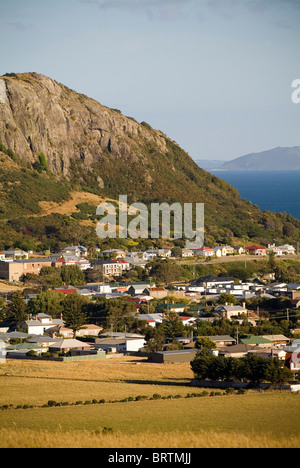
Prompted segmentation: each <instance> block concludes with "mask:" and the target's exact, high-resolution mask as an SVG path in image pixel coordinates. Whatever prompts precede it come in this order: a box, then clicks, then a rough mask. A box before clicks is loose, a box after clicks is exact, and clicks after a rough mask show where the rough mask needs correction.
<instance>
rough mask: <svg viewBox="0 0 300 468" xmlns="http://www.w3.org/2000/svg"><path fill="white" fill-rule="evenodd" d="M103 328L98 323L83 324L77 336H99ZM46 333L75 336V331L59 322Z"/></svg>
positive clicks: (67, 336) (53, 335) (66, 336)
mask: <svg viewBox="0 0 300 468" xmlns="http://www.w3.org/2000/svg"><path fill="white" fill-rule="evenodd" d="M101 330H103V328H102V327H98V325H93V324H88V325H83V328H82V329H80V330H78V331H77V332H76V336H77V337H83V336H98V335H99V333H100V332H101ZM45 333H46V334H47V335H49V336H51V337H53V338H54V337H55V336H58V335H59V336H63V337H64V338H73V337H74V332H73V330H71V329H70V328H67V327H65V325H64V324H57V325H55V326H54V327H51V328H48V329H47V330H46V331H45Z"/></svg>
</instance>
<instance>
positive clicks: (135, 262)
mask: <svg viewBox="0 0 300 468" xmlns="http://www.w3.org/2000/svg"><path fill="white" fill-rule="evenodd" d="M124 260H125V261H126V262H127V263H129V265H130V268H131V269H133V268H135V267H136V266H139V267H141V268H145V267H146V265H147V263H148V260H147V258H144V257H140V256H138V255H134V256H127V257H125V258H124Z"/></svg>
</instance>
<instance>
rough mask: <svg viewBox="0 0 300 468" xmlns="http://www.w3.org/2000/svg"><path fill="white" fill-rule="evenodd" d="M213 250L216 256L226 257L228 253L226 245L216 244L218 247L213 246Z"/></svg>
mask: <svg viewBox="0 0 300 468" xmlns="http://www.w3.org/2000/svg"><path fill="white" fill-rule="evenodd" d="M213 251H214V253H215V256H216V257H226V255H227V249H226V247H222V246H218V245H216V247H214V248H213Z"/></svg>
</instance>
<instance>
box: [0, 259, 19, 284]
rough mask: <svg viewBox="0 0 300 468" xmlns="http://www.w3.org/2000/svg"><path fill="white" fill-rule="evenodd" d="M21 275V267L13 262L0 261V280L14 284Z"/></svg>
mask: <svg viewBox="0 0 300 468" xmlns="http://www.w3.org/2000/svg"><path fill="white" fill-rule="evenodd" d="M23 275H24V268H23V265H21V264H19V263H15V262H5V261H0V279H3V280H6V281H10V282H12V283H14V282H19V281H20V280H21V279H22V277H23Z"/></svg>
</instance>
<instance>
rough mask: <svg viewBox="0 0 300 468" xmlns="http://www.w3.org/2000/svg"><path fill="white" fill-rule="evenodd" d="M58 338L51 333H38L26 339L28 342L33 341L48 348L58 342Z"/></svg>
mask: <svg viewBox="0 0 300 468" xmlns="http://www.w3.org/2000/svg"><path fill="white" fill-rule="evenodd" d="M58 340H59V339H58V338H53V337H51V336H49V335H38V336H33V337H31V338H28V339H27V340H26V341H27V343H33V344H36V345H39V346H41V347H42V348H47V349H48V348H49V346H50V345H51V344H53V343H56V342H57V341H58Z"/></svg>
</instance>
